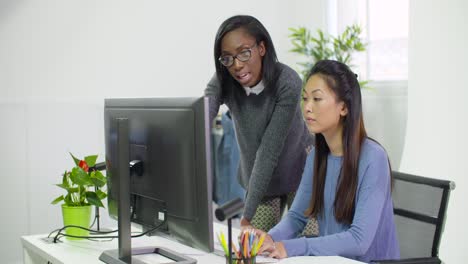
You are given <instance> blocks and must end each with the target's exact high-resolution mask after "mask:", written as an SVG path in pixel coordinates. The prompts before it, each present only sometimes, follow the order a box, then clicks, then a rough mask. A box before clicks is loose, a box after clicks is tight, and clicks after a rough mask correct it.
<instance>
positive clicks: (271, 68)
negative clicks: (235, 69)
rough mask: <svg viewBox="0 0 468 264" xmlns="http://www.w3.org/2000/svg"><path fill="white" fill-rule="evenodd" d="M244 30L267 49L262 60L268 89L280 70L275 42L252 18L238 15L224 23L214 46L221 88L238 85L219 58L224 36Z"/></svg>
mask: <svg viewBox="0 0 468 264" xmlns="http://www.w3.org/2000/svg"><path fill="white" fill-rule="evenodd" d="M239 28H242V29H244V30H245V31H246V32H247V33H248V34H249V35H251V36H252V37H254V38H255V41H256V43H257V44H259V43H260V42H262V41H263V43H264V45H265V49H266V53H265V55H264V56H263V58H262V80H263V83H264V84H265V87H267V86H268V85H269V84H270V83H271V82H273V81H274V80H275V79H276V77H277V72H276V71H277V69H278V65H277V63H278V58H277V56H276V51H275V47H274V46H273V41H272V40H271V37H270V34H268V31H267V30H266V28H265V27H264V26H263V25H262V23H260V21H258V20H257V19H256V18H254V17H252V16H245V15H238V16H233V17H230V18H228V19H227V20H226V21H224V22H223V23H222V24H221V26H220V27H219V29H218V32H217V33H216V38H215V44H214V60H215V66H216V75H217V77H218V80H219V82H220V83H221V87H223V88H224V87H226V84H227V83H229V82H232V83H234V84H237V81H235V80H234V78H232V76H231V75H230V74H229V71H228V70H227V68H226V67H224V66H223V65H222V64H221V62H219V60H218V58H219V57H220V56H221V42H222V40H223V38H224V36H225V35H226V34H227V33H229V32H231V31H234V30H236V29H239Z"/></svg>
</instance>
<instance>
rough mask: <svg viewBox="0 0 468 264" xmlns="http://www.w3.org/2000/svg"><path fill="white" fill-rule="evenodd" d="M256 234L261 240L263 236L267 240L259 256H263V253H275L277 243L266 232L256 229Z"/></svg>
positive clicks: (259, 250) (259, 251)
mask: <svg viewBox="0 0 468 264" xmlns="http://www.w3.org/2000/svg"><path fill="white" fill-rule="evenodd" d="M255 234H256V235H257V236H258V237H259V238H261V237H262V236H265V239H264V240H263V244H262V246H261V247H260V248H259V249H258V252H257V255H258V254H262V253H263V252H273V251H274V249H275V241H273V238H271V236H270V235H269V234H267V233H266V232H264V231H262V230H260V229H255Z"/></svg>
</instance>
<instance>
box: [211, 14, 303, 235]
mask: <svg viewBox="0 0 468 264" xmlns="http://www.w3.org/2000/svg"><path fill="white" fill-rule="evenodd" d="M214 59H215V65H216V74H215V75H214V76H213V78H212V79H211V80H210V82H209V83H208V85H207V88H206V90H205V94H206V96H208V97H209V98H210V118H211V120H213V118H214V117H215V116H216V114H217V113H218V110H219V107H220V105H221V104H226V105H227V107H228V108H229V110H230V112H231V116H232V119H233V122H234V127H235V132H236V138H237V141H238V144H239V149H240V164H239V168H238V175H237V177H238V180H239V183H240V184H241V186H243V188H245V190H246V191H247V192H246V197H245V207H244V212H243V216H242V218H241V222H240V223H241V227H242V228H249V227H251V226H253V227H255V228H259V229H262V230H269V229H270V228H272V227H273V226H274V225H275V224H276V223H277V222H279V220H280V218H281V215H282V211H283V209H284V208H285V205H286V204H287V203H291V202H292V199H293V198H294V194H295V191H296V189H297V187H298V186H299V182H300V178H301V175H302V171H303V169H304V164H305V160H306V155H307V153H306V149H307V147H309V146H310V145H311V144H312V138H311V136H310V134H309V133H308V131H307V127H306V125H305V123H304V120H303V118H302V115H301V109H300V96H301V89H302V81H301V79H300V78H299V76H298V74H297V73H296V72H295V71H294V70H292V69H291V68H289V67H288V66H286V65H284V64H282V63H280V62H278V59H277V57H276V52H275V48H274V46H273V42H272V40H271V38H270V35H269V34H268V32H267V30H266V29H265V27H264V26H263V25H262V24H261V23H260V22H259V21H258V20H257V19H256V18H254V17H252V16H233V17H231V18H229V19H227V20H226V21H224V22H223V23H222V24H221V26H220V27H219V29H218V32H217V34H216V39H215V44H214Z"/></svg>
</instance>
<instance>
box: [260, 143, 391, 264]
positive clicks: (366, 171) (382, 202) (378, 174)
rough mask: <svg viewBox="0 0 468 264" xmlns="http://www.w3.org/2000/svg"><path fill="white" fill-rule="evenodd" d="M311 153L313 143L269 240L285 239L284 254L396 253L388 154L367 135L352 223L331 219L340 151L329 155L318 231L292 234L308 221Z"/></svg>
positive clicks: (369, 256) (368, 256)
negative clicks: (289, 205) (291, 199)
mask: <svg viewBox="0 0 468 264" xmlns="http://www.w3.org/2000/svg"><path fill="white" fill-rule="evenodd" d="M314 156H315V149H312V151H311V153H310V154H309V156H308V157H307V161H306V166H305V168H304V174H303V176H302V180H301V183H300V185H299V189H298V192H297V194H296V197H295V199H294V202H293V204H292V208H291V210H289V212H288V214H287V216H286V217H285V218H283V220H282V221H281V222H280V223H278V225H276V226H275V227H274V228H273V229H271V230H270V232H269V234H270V235H271V236H272V238H273V240H274V241H282V242H283V243H284V246H285V248H286V251H287V254H288V257H292V256H304V255H306V256H307V255H316V256H326V255H338V256H343V257H348V258H352V259H356V260H359V261H364V262H369V261H371V260H382V259H399V256H400V250H399V246H398V241H397V235H396V230H395V223H394V219H393V203H392V198H391V191H390V184H391V183H390V172H389V166H388V159H387V154H386V153H385V151H384V149H383V148H382V147H381V146H380V145H378V144H377V143H375V142H374V141H372V140H369V139H366V140H365V141H364V144H363V146H362V149H361V156H360V158H359V169H358V177H359V180H358V186H357V195H356V201H355V214H354V219H353V222H352V224H351V225H346V224H342V223H338V222H337V221H336V219H335V216H334V213H333V202H334V200H335V192H336V191H335V190H336V186H337V182H338V176H339V172H340V169H341V163H342V157H336V156H332V155H329V157H328V166H327V175H326V180H325V192H324V197H325V201H324V211H323V213H322V214H321V215H320V216H319V217H318V219H317V220H318V224H319V236H318V237H313V238H305V237H299V238H298V237H297V236H298V234H300V233H301V231H302V229H303V228H304V225H305V224H306V223H307V218H306V217H305V216H304V211H305V210H306V209H307V208H308V206H309V203H310V198H311V196H312V184H313V179H312V174H313V167H314Z"/></svg>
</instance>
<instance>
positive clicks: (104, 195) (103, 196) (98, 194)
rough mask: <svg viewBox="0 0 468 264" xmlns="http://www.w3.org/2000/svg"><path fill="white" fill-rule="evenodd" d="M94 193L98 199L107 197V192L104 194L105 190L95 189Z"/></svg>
mask: <svg viewBox="0 0 468 264" xmlns="http://www.w3.org/2000/svg"><path fill="white" fill-rule="evenodd" d="M96 195H97V196H98V197H99V199H101V200H102V199H104V198H106V197H107V194H106V193H105V192H103V191H101V190H97V191H96Z"/></svg>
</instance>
